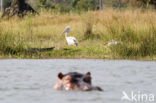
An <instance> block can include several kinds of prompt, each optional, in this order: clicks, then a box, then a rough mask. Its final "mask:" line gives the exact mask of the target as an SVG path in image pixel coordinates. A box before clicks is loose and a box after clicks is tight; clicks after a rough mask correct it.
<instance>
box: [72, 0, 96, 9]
mask: <svg viewBox="0 0 156 103" xmlns="http://www.w3.org/2000/svg"><path fill="white" fill-rule="evenodd" d="M73 6H74V7H75V9H76V10H80V11H88V10H96V9H97V7H98V1H97V0H74V2H73Z"/></svg>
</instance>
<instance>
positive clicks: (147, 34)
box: [0, 9, 156, 60]
mask: <svg viewBox="0 0 156 103" xmlns="http://www.w3.org/2000/svg"><path fill="white" fill-rule="evenodd" d="M67 25H70V26H71V32H70V34H69V35H72V36H74V37H76V38H77V39H78V41H79V46H78V47H71V46H68V45H67V44H66V40H65V38H64V35H61V33H62V31H63V30H64V28H65V27H66V26H67ZM112 40H115V41H117V42H118V44H117V45H110V46H108V45H107V43H108V42H109V41H112ZM155 44H156V12H155V11H152V10H148V11H142V10H135V11H133V10H124V11H117V10H112V9H107V10H104V11H88V12H85V13H81V14H77V13H67V14H61V13H56V12H51V11H46V10H45V11H43V12H41V13H40V15H39V16H38V15H36V16H32V15H29V16H26V17H24V18H23V19H20V18H17V17H14V18H10V19H0V57H1V58H3V57H6V58H8V57H11V58H101V59H103V58H106V59H145V60H155V58H156V45H155ZM53 46H54V47H55V49H54V50H52V51H46V52H31V51H29V48H49V47H53Z"/></svg>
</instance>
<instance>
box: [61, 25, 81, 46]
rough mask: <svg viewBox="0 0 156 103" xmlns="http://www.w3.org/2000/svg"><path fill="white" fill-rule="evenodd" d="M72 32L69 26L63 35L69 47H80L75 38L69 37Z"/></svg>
mask: <svg viewBox="0 0 156 103" xmlns="http://www.w3.org/2000/svg"><path fill="white" fill-rule="evenodd" d="M69 32H70V26H67V27H66V29H65V30H64V32H63V33H62V34H65V38H66V40H67V43H68V45H73V46H78V41H77V40H76V38H75V37H71V36H70V37H69V36H68V33H69Z"/></svg>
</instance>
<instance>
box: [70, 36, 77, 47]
mask: <svg viewBox="0 0 156 103" xmlns="http://www.w3.org/2000/svg"><path fill="white" fill-rule="evenodd" d="M68 38H69V39H70V40H72V42H73V43H74V44H75V45H76V46H78V40H77V39H76V38H75V37H68Z"/></svg>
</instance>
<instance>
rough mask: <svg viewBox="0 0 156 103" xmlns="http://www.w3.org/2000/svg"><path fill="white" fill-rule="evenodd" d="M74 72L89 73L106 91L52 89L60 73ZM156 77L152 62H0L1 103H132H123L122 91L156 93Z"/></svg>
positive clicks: (56, 60) (57, 60)
mask: <svg viewBox="0 0 156 103" xmlns="http://www.w3.org/2000/svg"><path fill="white" fill-rule="evenodd" d="M72 71H77V72H82V73H85V72H88V71H90V72H91V73H92V77H93V84H94V85H98V86H100V87H102V88H103V89H104V90H105V91H104V92H98V91H92V92H82V91H74V92H66V91H55V90H53V89H52V86H53V84H54V83H55V82H56V81H57V76H56V75H57V73H58V72H63V73H67V72H72ZM155 74H156V62H150V61H149V62H145V61H142V62H141V61H126V60H125V61H123V60H87V59H86V60H84V59H82V60H81V59H78V60H70V59H67V60H66V59H53V60H0V103H61V102H62V103H80V102H81V103H130V102H129V101H121V97H122V91H126V92H127V93H130V92H131V91H134V92H137V91H141V92H142V93H147V94H149V93H156V76H155ZM155 95H156V94H155ZM147 103H148V102H147ZM150 103H151V102H150ZM153 103H154V102H153Z"/></svg>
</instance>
